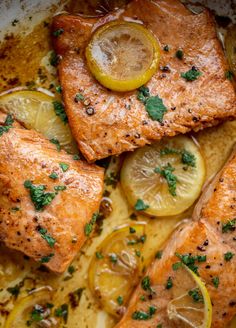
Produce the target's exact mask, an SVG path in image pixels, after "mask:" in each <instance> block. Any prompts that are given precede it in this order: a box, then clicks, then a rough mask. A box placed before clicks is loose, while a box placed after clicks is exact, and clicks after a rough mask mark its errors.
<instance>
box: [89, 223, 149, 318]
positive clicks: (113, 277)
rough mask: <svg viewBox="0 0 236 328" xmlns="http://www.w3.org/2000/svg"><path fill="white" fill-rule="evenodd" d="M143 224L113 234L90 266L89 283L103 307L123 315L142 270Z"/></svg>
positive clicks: (99, 249) (115, 313) (104, 242)
mask: <svg viewBox="0 0 236 328" xmlns="http://www.w3.org/2000/svg"><path fill="white" fill-rule="evenodd" d="M144 239H145V235H144V224H134V225H132V226H126V227H123V228H120V229H118V230H116V231H114V232H113V233H111V234H110V235H109V236H108V237H107V238H106V239H105V240H104V241H103V242H102V244H101V245H100V246H99V248H98V249H97V252H96V254H95V255H94V258H93V259H92V261H91V264H90V268H89V286H90V289H91V291H92V292H93V294H94V295H95V297H97V299H98V301H99V302H100V304H101V305H102V306H103V308H104V310H105V311H107V312H108V313H111V314H112V315H115V316H120V315H121V314H122V313H123V312H124V310H125V305H126V304H127V302H128V300H129V297H130V295H131V292H132V291H133V288H134V286H135V285H136V284H137V283H138V280H139V274H140V271H141V261H140V260H141V256H142V255H141V251H142V247H143V243H144V241H145V240H144Z"/></svg>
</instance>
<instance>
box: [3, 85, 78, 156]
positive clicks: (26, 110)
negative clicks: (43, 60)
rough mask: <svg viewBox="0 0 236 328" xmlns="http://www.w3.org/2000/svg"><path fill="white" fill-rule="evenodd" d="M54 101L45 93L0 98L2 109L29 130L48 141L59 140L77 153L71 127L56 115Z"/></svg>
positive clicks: (22, 93)
mask: <svg viewBox="0 0 236 328" xmlns="http://www.w3.org/2000/svg"><path fill="white" fill-rule="evenodd" d="M54 101H55V98H53V97H51V96H49V95H47V94H45V93H43V92H39V91H28V90H24V91H15V92H12V93H8V94H5V95H3V96H1V97H0V108H2V109H3V110H4V111H5V112H7V113H10V114H12V115H13V116H14V117H15V118H16V119H17V120H18V121H19V122H21V123H23V125H24V126H25V127H26V128H27V129H34V130H36V131H38V132H40V133H42V134H43V135H44V136H45V137H46V138H48V139H54V140H58V141H59V143H60V145H61V146H62V147H63V148H65V149H66V150H67V151H69V152H76V145H75V142H74V140H73V137H72V135H71V131H70V128H69V125H68V124H64V122H63V121H62V120H61V118H60V117H59V116H57V115H56V113H55V110H54V106H53V103H54ZM58 103H59V102H58Z"/></svg>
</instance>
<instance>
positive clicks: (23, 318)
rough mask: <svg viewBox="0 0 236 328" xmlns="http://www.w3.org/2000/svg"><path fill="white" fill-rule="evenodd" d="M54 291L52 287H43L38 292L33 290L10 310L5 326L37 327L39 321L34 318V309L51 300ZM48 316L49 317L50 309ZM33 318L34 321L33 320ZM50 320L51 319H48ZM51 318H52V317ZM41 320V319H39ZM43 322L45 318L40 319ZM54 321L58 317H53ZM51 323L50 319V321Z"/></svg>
mask: <svg viewBox="0 0 236 328" xmlns="http://www.w3.org/2000/svg"><path fill="white" fill-rule="evenodd" d="M51 298H52V293H51V289H49V288H43V289H41V290H40V291H38V292H33V293H32V294H30V295H29V296H26V297H24V298H22V299H20V300H19V301H17V302H16V303H15V305H14V308H13V310H12V311H11V312H10V314H9V316H8V317H7V320H6V323H5V326H4V328H26V327H29V326H31V327H37V323H38V322H37V321H34V320H32V319H33V318H32V315H31V314H32V311H33V310H34V307H35V306H37V305H40V306H45V307H46V304H47V303H50V302H51V300H52V299H51ZM47 311H48V316H47V317H49V312H50V311H49V309H48V310H47ZM31 320H32V322H31ZM48 320H49V319H48ZM50 320H51V319H50ZM38 321H39V320H38ZM40 321H41V323H42V321H43V320H40ZM53 322H56V319H55V318H54V319H53ZM49 323H50V321H49ZM52 327H58V325H52Z"/></svg>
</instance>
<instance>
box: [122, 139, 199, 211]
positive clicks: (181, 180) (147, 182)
mask: <svg viewBox="0 0 236 328" xmlns="http://www.w3.org/2000/svg"><path fill="white" fill-rule="evenodd" d="M204 178H205V164H204V160H203V158H202V156H201V153H200V151H199V148H198V146H197V145H196V144H195V143H194V142H193V140H192V139H190V138H188V137H185V136H178V137H175V138H170V139H163V140H162V141H160V142H157V143H154V144H152V145H151V146H145V147H143V148H140V149H138V150H136V151H135V152H133V153H132V154H130V155H128V156H127V157H126V159H125V161H124V164H123V167H122V170H121V184H122V187H123V189H124V192H125V194H126V196H127V198H128V201H129V202H130V204H131V205H133V206H134V207H135V209H136V210H137V211H143V212H144V213H147V214H150V215H154V216H172V215H177V214H180V213H182V212H183V211H185V210H186V209H188V208H189V207H190V206H191V205H192V204H193V203H194V201H195V200H196V199H197V198H198V196H199V194H200V192H201V188H202V185H203V182H204Z"/></svg>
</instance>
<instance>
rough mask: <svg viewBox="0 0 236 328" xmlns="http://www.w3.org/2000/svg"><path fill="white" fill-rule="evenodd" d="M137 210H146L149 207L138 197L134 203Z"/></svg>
mask: <svg viewBox="0 0 236 328" xmlns="http://www.w3.org/2000/svg"><path fill="white" fill-rule="evenodd" d="M134 208H135V209H136V211H145V210H146V209H148V208H149V205H147V204H145V203H144V201H143V200H142V199H138V200H137V202H136V204H135V205H134Z"/></svg>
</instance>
